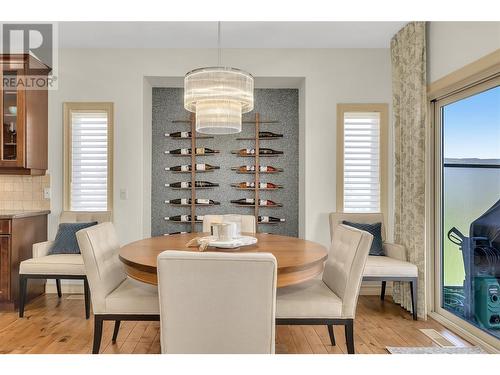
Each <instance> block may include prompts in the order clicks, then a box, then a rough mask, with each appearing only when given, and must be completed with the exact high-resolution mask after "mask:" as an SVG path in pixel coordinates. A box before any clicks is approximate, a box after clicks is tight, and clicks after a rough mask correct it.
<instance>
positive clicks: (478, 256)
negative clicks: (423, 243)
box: [448, 200, 500, 329]
mask: <svg viewBox="0 0 500 375" xmlns="http://www.w3.org/2000/svg"><path fill="white" fill-rule="evenodd" d="M448 239H449V240H450V241H451V242H453V243H454V244H456V245H458V246H459V248H460V250H461V251H462V257H463V261H464V269H465V278H464V285H463V288H464V297H465V298H464V300H465V301H464V306H463V313H464V317H465V318H466V319H468V320H471V321H476V322H477V323H479V324H480V325H482V326H483V327H484V328H488V329H500V286H499V283H498V281H499V279H500V200H498V201H497V202H496V203H495V204H494V205H493V207H491V208H490V209H489V210H488V211H486V212H485V213H484V214H483V215H481V216H480V217H479V218H477V219H476V220H474V221H473V222H472V223H471V225H470V232H469V237H466V236H465V235H464V234H462V233H461V232H460V231H459V230H458V229H457V228H455V227H453V228H451V229H450V230H449V231H448Z"/></svg>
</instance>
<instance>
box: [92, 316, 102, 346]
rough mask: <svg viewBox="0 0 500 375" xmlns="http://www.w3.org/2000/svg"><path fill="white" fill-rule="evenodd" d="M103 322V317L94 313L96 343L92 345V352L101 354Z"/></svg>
mask: <svg viewBox="0 0 500 375" xmlns="http://www.w3.org/2000/svg"><path fill="white" fill-rule="evenodd" d="M102 323H103V319H102V317H100V316H99V315H94V345H93V347H92V354H99V348H100V347H101V337H102Z"/></svg>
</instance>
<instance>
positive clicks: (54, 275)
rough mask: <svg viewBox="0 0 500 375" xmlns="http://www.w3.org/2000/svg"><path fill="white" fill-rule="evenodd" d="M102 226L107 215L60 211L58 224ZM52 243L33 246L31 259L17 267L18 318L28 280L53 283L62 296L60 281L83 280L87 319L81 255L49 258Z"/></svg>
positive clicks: (86, 288) (87, 306)
mask: <svg viewBox="0 0 500 375" xmlns="http://www.w3.org/2000/svg"><path fill="white" fill-rule="evenodd" d="M94 221H96V222H98V223H103V222H106V221H111V212H110V211H104V212H93V211H79V212H74V211H63V212H62V213H61V216H60V217H59V223H89V222H94ZM53 243H54V241H45V242H39V243H36V244H33V258H31V259H27V260H25V261H22V262H21V264H20V265H19V284H20V285H19V294H20V295H19V317H20V318H22V317H23V316H24V305H25V301H26V288H27V283H28V280H29V279H55V280H56V287H57V295H58V296H59V298H61V296H62V291H61V280H66V279H73V280H75V279H76V280H83V289H84V298H85V317H86V318H87V319H88V318H89V317H90V293H89V286H88V282H87V276H86V274H85V267H84V265H83V258H82V256H81V254H53V255H49V250H50V248H51V246H52V244H53Z"/></svg>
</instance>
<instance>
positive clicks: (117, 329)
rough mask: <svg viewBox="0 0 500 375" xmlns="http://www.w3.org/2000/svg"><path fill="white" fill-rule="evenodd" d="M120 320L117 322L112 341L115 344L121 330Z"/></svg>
mask: <svg viewBox="0 0 500 375" xmlns="http://www.w3.org/2000/svg"><path fill="white" fill-rule="evenodd" d="M120 322H121V321H120V320H115V329H114V330H113V338H112V339H111V342H113V343H115V342H116V338H117V337H118V331H119V330H120Z"/></svg>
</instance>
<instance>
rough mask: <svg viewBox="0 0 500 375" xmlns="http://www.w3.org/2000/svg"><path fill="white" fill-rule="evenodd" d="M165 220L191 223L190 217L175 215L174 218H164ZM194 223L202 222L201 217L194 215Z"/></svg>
mask: <svg viewBox="0 0 500 375" xmlns="http://www.w3.org/2000/svg"><path fill="white" fill-rule="evenodd" d="M165 220H168V221H179V222H183V223H185V222H189V221H191V215H176V216H166V217H165ZM194 220H195V221H203V215H195V216H194Z"/></svg>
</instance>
